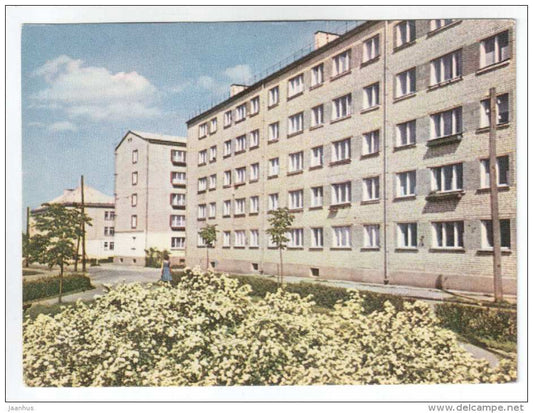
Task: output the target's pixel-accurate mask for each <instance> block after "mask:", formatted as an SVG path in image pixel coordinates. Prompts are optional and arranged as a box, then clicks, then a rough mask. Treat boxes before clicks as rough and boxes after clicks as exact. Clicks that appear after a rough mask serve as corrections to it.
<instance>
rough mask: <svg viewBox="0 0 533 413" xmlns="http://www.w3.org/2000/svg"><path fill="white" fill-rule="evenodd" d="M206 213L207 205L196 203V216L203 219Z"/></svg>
mask: <svg viewBox="0 0 533 413" xmlns="http://www.w3.org/2000/svg"><path fill="white" fill-rule="evenodd" d="M206 215H207V206H206V205H205V204H202V205H198V218H199V219H205V217H206Z"/></svg>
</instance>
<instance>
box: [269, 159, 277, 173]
mask: <svg viewBox="0 0 533 413" xmlns="http://www.w3.org/2000/svg"><path fill="white" fill-rule="evenodd" d="M278 174H279V158H272V159H270V160H269V161H268V176H277V175H278Z"/></svg>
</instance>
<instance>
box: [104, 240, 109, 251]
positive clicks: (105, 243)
mask: <svg viewBox="0 0 533 413" xmlns="http://www.w3.org/2000/svg"><path fill="white" fill-rule="evenodd" d="M107 249H108V243H107V242H104V251H107Z"/></svg>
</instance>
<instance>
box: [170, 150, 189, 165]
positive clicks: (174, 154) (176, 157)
mask: <svg viewBox="0 0 533 413" xmlns="http://www.w3.org/2000/svg"><path fill="white" fill-rule="evenodd" d="M170 156H171V158H172V162H185V161H186V152H185V151H180V150H176V149H173V150H172V151H170Z"/></svg>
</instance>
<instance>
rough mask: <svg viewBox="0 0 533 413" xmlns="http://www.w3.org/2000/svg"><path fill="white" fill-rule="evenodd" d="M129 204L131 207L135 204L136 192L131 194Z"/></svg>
mask: <svg viewBox="0 0 533 413" xmlns="http://www.w3.org/2000/svg"><path fill="white" fill-rule="evenodd" d="M131 206H132V207H134V206H137V194H132V195H131Z"/></svg>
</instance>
